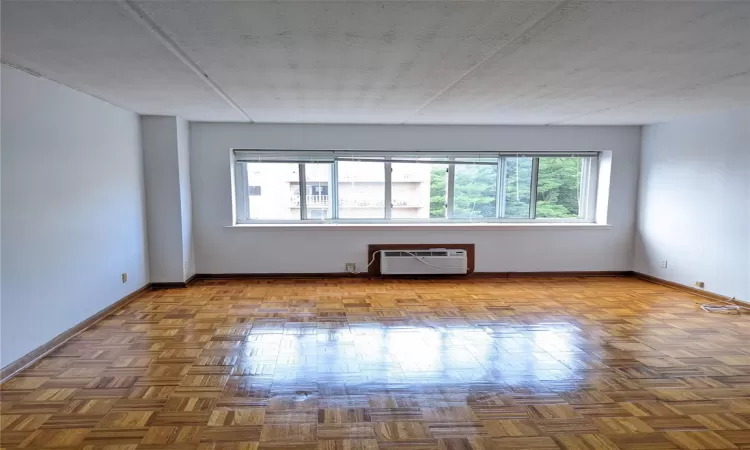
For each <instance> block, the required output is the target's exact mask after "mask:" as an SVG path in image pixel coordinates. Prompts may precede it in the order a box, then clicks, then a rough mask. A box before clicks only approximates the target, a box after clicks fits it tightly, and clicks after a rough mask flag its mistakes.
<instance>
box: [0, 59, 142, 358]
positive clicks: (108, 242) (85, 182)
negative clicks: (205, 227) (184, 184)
mask: <svg viewBox="0 0 750 450" xmlns="http://www.w3.org/2000/svg"><path fill="white" fill-rule="evenodd" d="M1 72H2V81H3V83H2V130H3V133H2V148H3V153H2V203H1V204H2V236H0V237H1V240H2V243H3V245H2V266H3V272H2V283H1V285H2V308H1V309H2V336H1V337H2V344H1V347H0V349H1V350H2V352H1V353H2V354H1V355H0V365H1V366H5V365H7V364H8V363H10V362H12V361H14V360H16V359H17V358H19V357H21V356H23V355H24V354H26V353H28V352H29V351H31V350H33V349H35V348H36V347H38V346H40V345H42V344H44V343H46V342H48V341H49V340H50V339H52V338H54V337H55V336H56V335H58V334H60V333H62V332H64V331H66V330H67V329H69V328H70V327H72V326H74V325H76V324H78V323H79V322H81V321H83V320H85V319H87V318H88V317H90V316H92V315H93V314H95V313H96V312H98V311H100V310H101V309H103V308H105V307H107V306H109V305H111V304H112V303H114V302H116V301H117V300H119V299H121V298H122V297H125V296H126V295H128V294H129V293H131V292H133V291H135V290H136V289H138V288H140V287H142V286H143V285H145V284H146V283H147V282H148V281H149V280H148V261H147V257H146V253H147V252H146V237H145V219H144V189H143V177H142V173H143V172H142V166H143V164H142V158H141V148H140V131H139V121H138V116H137V115H136V114H134V113H132V112H128V111H125V110H123V109H120V108H117V107H115V106H112V105H110V104H108V103H105V102H103V101H100V100H97V99H96V98H94V97H90V96H88V95H85V94H82V93H80V92H77V91H74V90H72V89H69V88H67V87H64V86H61V85H59V84H56V83H53V82H51V81H47V80H44V79H41V78H36V77H33V76H31V75H28V74H25V73H23V72H20V71H18V70H15V69H11V68H8V67H6V66H2V69H1ZM122 272H127V273H128V275H129V280H128V282H127V283H124V284H123V283H122V282H121V279H120V274H121V273H122Z"/></svg>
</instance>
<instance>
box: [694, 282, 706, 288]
mask: <svg viewBox="0 0 750 450" xmlns="http://www.w3.org/2000/svg"><path fill="white" fill-rule="evenodd" d="M705 286H706V283H704V282H702V281H696V282H695V287H699V288H701V289H703V288H704V287H705Z"/></svg>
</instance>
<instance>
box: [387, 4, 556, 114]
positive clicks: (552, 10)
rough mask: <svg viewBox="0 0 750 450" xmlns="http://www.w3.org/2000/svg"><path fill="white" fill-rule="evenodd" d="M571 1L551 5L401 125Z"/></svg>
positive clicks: (415, 111)
mask: <svg viewBox="0 0 750 450" xmlns="http://www.w3.org/2000/svg"><path fill="white" fill-rule="evenodd" d="M569 2H570V0H561V1H559V2H558V3H556V4H555V5H554V6H553V7H551V8H550V9H549V10H548V11H547V12H545V13H544V14H542V15H541V16H539V18H538V19H536V20H532V21H531V22H530V23H528V24H527V25H526V26H525V27H523V28H521V30H519V31H518V33H516V34H515V35H514V36H513V37H512V38H511V39H509V40H508V41H506V42H505V43H504V44H502V45H500V47H498V48H496V49H495V50H494V51H493V52H492V53H490V54H489V55H487V56H486V57H485V58H483V59H482V60H481V61H479V62H478V63H476V64H475V65H473V66H472V67H471V68H469V70H467V71H466V72H464V73H463V74H462V75H461V76H459V77H458V78H457V79H456V80H454V81H453V82H451V83H450V84H448V86H446V87H445V88H444V89H442V90H441V91H440V92H438V93H437V94H435V95H434V96H432V97H431V98H430V99H429V100H427V102H425V103H424V104H423V105H422V106H420V107H419V108H417V109H416V110H414V112H412V113H411V114H410V115H409V116H408V118H406V119H404V120H403V121H401V125H403V124H405V123H407V122H408V121H409V120H411V119H412V118H413V116H415V115H417V114H419V112H420V111H422V110H423V109H425V108H426V107H428V106H429V105H430V104H432V103H433V102H435V101H436V100H437V99H438V98H440V97H442V96H443V94H445V93H446V92H448V91H449V90H451V89H452V88H453V87H454V86H456V85H457V84H458V83H460V82H461V81H463V79H464V78H466V77H468V76H469V75H471V74H472V72H474V71H475V70H477V69H478V68H479V67H480V66H482V65H483V64H484V63H486V62H487V61H489V60H490V59H491V58H493V57H494V56H495V55H497V54H498V53H500V50H502V49H504V48H505V47H507V46H508V45H510V44H512V43H514V42H516V41H517V40H518V39H519V38H521V37H522V36H523V35H525V34H526V33H527V32H529V31H530V30H531V29H532V28H534V27H535V26H537V25H538V24H539V23H541V22H542V21H543V20H544V19H546V18H548V17H549V16H551V15H552V14H554V13H555V12H557V11H558V10H559V9H560V8H562V7H563V5H565V4H566V3H569Z"/></svg>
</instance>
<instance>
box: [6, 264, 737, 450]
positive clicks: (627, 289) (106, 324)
mask: <svg viewBox="0 0 750 450" xmlns="http://www.w3.org/2000/svg"><path fill="white" fill-rule="evenodd" d="M701 302H703V299H700V298H698V297H694V296H691V295H690V294H686V293H682V292H678V291H674V290H671V289H669V288H666V287H662V286H659V285H655V284H649V283H647V282H644V281H640V280H636V279H632V278H617V277H613V278H586V279H584V278H580V279H577V278H567V279H564V278H549V279H543V278H538V279H507V278H505V279H467V280H458V281H456V280H440V281H434V280H416V281H415V280H392V281H391V280H389V281H383V280H362V279H351V280H347V279H340V280H248V281H226V280H223V281H219V280H211V281H200V282H197V283H195V284H193V285H191V286H190V287H189V288H187V289H175V290H162V291H152V292H147V293H144V294H143V295H141V296H140V297H139V298H137V299H136V300H134V301H133V302H132V303H130V304H128V305H127V306H126V307H125V308H123V309H122V310H120V311H118V312H117V313H115V314H113V315H111V316H109V317H107V318H106V319H104V320H103V321H101V322H99V323H98V324H97V325H96V326H94V327H92V328H91V329H89V330H87V331H85V332H84V333H82V334H80V335H79V336H77V337H76V338H75V339H73V340H71V341H70V342H69V343H68V344H66V345H65V346H64V347H62V348H60V349H58V350H57V351H55V352H54V353H52V354H50V355H49V356H47V357H45V358H44V359H43V360H41V361H39V362H38V363H37V364H35V365H34V366H33V367H31V368H29V369H27V370H25V371H24V372H22V373H21V374H19V375H18V376H16V377H15V378H13V379H11V380H9V381H8V382H6V383H5V384H3V385H2V386H1V387H0V394H1V395H2V399H1V401H0V447H2V448H3V449H49V448H57V449H89V450H95V449H106V450H143V449H181V450H223V449H233V450H240V449H244V450H271V449H275V450H280V449H290V450H306V449H315V450H390V449H394V450H395V449H409V450H417V449H430V450H490V449H530V450H534V449H536V450H539V449H652V450H657V449H712V450H718V449H735V448H739V449H743V448H744V449H750V345H748V342H750V319H749V318H748V317H747V316H745V315H741V316H737V315H721V314H709V313H706V312H703V311H701V310H700V309H699V308H698V307H697V305H698V304H699V303H701Z"/></svg>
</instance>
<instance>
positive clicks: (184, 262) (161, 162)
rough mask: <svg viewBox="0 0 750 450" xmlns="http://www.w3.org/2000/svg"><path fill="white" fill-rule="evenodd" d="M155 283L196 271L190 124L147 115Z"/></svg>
mask: <svg viewBox="0 0 750 450" xmlns="http://www.w3.org/2000/svg"><path fill="white" fill-rule="evenodd" d="M141 128H142V131H143V155H144V175H145V180H146V210H147V212H148V214H147V217H148V249H149V261H150V266H151V282H153V283H174V282H183V281H185V280H186V279H187V278H189V277H190V276H191V275H193V274H194V273H195V259H194V254H193V231H192V200H191V195H190V155H189V146H190V133H189V124H188V122H186V121H185V120H184V119H182V118H180V117H175V116H142V117H141Z"/></svg>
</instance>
